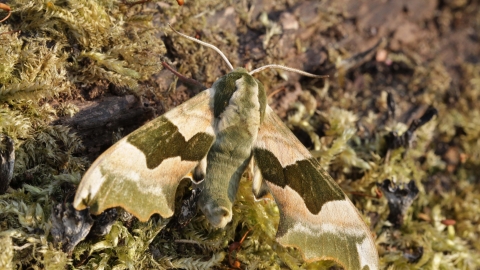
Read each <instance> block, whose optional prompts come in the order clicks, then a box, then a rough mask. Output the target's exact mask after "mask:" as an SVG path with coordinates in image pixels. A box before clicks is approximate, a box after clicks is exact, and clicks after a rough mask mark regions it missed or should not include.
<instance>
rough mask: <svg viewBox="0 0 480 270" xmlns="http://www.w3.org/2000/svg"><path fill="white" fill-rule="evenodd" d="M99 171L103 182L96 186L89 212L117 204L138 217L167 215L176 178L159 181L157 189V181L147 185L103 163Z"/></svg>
mask: <svg viewBox="0 0 480 270" xmlns="http://www.w3.org/2000/svg"><path fill="white" fill-rule="evenodd" d="M100 172H101V173H102V175H103V176H105V182H104V184H103V185H101V186H100V189H99V191H98V192H97V193H96V195H95V198H92V204H91V205H90V211H91V212H92V213H100V212H102V211H104V210H105V209H107V208H112V207H117V206H120V207H122V208H124V209H126V210H127V211H128V212H130V213H133V214H134V215H135V216H137V217H138V218H139V219H140V220H147V219H148V218H149V217H150V216H151V215H152V214H154V213H158V214H160V215H161V216H163V217H169V216H171V214H172V213H173V209H174V200H175V192H176V189H177V186H178V182H175V183H173V184H168V183H167V182H163V183H162V189H161V190H158V186H159V185H155V186H154V187H149V186H148V185H146V184H145V183H141V182H138V181H134V180H133V179H130V178H128V177H127V176H125V175H123V174H119V173H116V172H115V171H113V170H109V169H108V168H105V167H100ZM152 190H155V191H157V192H152ZM119 198H122V199H121V200H120V199H119ZM120 201H121V203H119V202H120Z"/></svg>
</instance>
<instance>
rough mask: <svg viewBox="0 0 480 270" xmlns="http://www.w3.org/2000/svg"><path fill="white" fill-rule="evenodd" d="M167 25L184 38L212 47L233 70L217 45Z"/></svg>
mask: <svg viewBox="0 0 480 270" xmlns="http://www.w3.org/2000/svg"><path fill="white" fill-rule="evenodd" d="M168 26H169V27H170V29H172V31H173V32H175V33H177V34H179V35H180V36H182V37H184V38H186V39H189V40H191V41H193V42H196V43H198V44H200V45H203V46H206V47H208V48H211V49H214V50H215V51H216V52H217V53H218V54H220V56H221V57H222V58H223V60H224V61H225V62H226V63H227V65H228V67H229V68H230V69H231V70H232V71H233V66H232V64H230V61H228V59H227V57H226V56H225V54H223V52H222V51H220V49H218V48H217V47H215V46H213V45H212V44H210V43H206V42H204V41H200V40H198V39H196V38H193V37H191V36H187V35H185V34H182V33H180V32H178V31H177V30H175V29H173V27H172V26H171V25H170V24H168Z"/></svg>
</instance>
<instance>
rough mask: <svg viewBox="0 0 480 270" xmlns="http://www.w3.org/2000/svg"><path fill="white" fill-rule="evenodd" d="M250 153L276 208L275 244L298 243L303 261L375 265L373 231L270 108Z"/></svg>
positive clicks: (350, 267)
mask: <svg viewBox="0 0 480 270" xmlns="http://www.w3.org/2000/svg"><path fill="white" fill-rule="evenodd" d="M254 157H255V162H256V164H257V166H258V168H259V169H260V171H261V174H262V177H263V179H264V180H266V185H267V186H268V190H269V191H270V193H271V194H272V195H273V197H274V198H275V201H276V203H277V205H278V208H279V209H280V224H279V226H278V231H277V241H278V242H280V243H281V244H282V245H284V246H293V247H297V248H298V249H299V250H301V251H302V252H303V254H304V256H305V259H306V260H307V261H315V260H334V261H336V262H338V263H340V264H341V265H343V266H344V267H345V268H346V269H378V254H377V249H376V247H375V243H374V241H373V238H372V235H371V232H370V230H369V229H368V227H367V226H366V225H365V223H364V221H363V220H362V218H361V216H360V214H359V213H358V212H357V209H356V208H355V206H354V205H353V204H352V203H351V202H350V200H349V199H348V198H347V196H346V195H345V193H343V191H342V190H341V189H340V187H339V186H338V185H337V184H336V183H335V182H334V181H333V179H332V178H331V177H330V176H329V175H328V173H327V172H326V171H324V170H323V169H322V168H321V166H320V164H319V163H318V161H317V160H316V159H315V158H313V157H312V156H311V155H310V153H309V152H308V150H307V149H306V148H305V147H304V146H303V145H302V144H301V143H300V141H299V140H298V139H297V138H296V137H295V135H294V134H293V133H292V132H291V131H290V130H289V129H288V128H287V127H286V126H285V125H284V124H283V122H282V121H281V119H280V118H279V117H278V116H277V115H276V114H275V113H274V112H273V111H272V109H271V108H270V107H268V106H267V111H266V114H265V119H264V122H263V124H262V126H261V127H260V129H259V132H258V138H257V141H256V143H255V146H254ZM255 186H257V187H260V184H258V183H257V184H255ZM254 189H255V188H254ZM254 192H255V190H254ZM259 193H261V190H260V191H259ZM365 267H367V268H365Z"/></svg>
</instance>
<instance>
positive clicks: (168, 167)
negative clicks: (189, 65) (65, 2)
mask: <svg viewBox="0 0 480 270" xmlns="http://www.w3.org/2000/svg"><path fill="white" fill-rule="evenodd" d="M211 92H212V91H211V90H210V89H209V90H205V91H203V92H201V93H200V94H198V95H197V96H195V97H193V98H192V99H190V100H188V101H187V102H185V103H183V104H182V105H180V106H178V107H176V108H175V109H173V110H171V111H169V112H168V113H166V114H164V115H163V116H160V117H158V118H156V119H154V120H152V121H151V122H149V123H148V124H146V125H144V126H142V127H140V128H139V129H137V130H136V131H134V132H133V133H131V134H129V135H128V136H126V137H125V138H123V139H121V140H120V141H118V142H117V143H116V144H114V145H113V146H112V147H110V148H109V149H108V150H107V151H105V152H104V153H103V154H102V155H101V156H100V157H98V158H97V160H96V161H95V162H94V163H93V164H92V166H91V167H90V168H89V169H88V171H87V172H86V173H85V175H84V177H83V179H82V181H81V183H80V185H79V187H78V189H77V193H76V195H75V199H74V206H75V208H77V209H83V208H85V207H90V210H91V212H92V213H93V214H99V213H101V212H103V211H104V210H105V209H107V208H111V207H117V206H120V207H122V208H124V209H125V210H127V211H128V212H130V213H132V214H134V215H135V216H136V217H137V218H138V219H140V220H142V221H146V220H148V219H149V217H150V216H151V215H152V214H154V213H158V214H160V215H161V216H162V217H165V218H166V217H170V216H172V214H173V211H174V197H175V192H176V189H177V186H178V184H179V182H180V181H181V180H182V178H183V177H184V176H185V175H186V174H188V173H189V172H190V171H192V170H193V169H194V168H195V166H196V165H197V164H198V163H199V162H200V160H202V159H203V158H204V157H205V156H206V154H207V152H208V150H209V149H210V147H211V145H212V143H213V141H214V139H215V134H214V131H213V127H212V125H213V112H212V104H211V100H210V96H211V95H212V93H211Z"/></svg>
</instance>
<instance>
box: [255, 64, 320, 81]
mask: <svg viewBox="0 0 480 270" xmlns="http://www.w3.org/2000/svg"><path fill="white" fill-rule="evenodd" d="M267 68H278V69H283V70H286V71H291V72H295V73H298V74H301V75H303V76H307V77H312V78H328V75H316V74H312V73H308V72H305V71H303V70H300V69H296V68H291V67H286V66H282V65H275V64H272V65H266V66H263V67H259V68H257V69H254V70H252V71H250V72H249V73H248V74H250V75H253V74H255V73H257V72H260V71H262V70H265V69H267Z"/></svg>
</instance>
